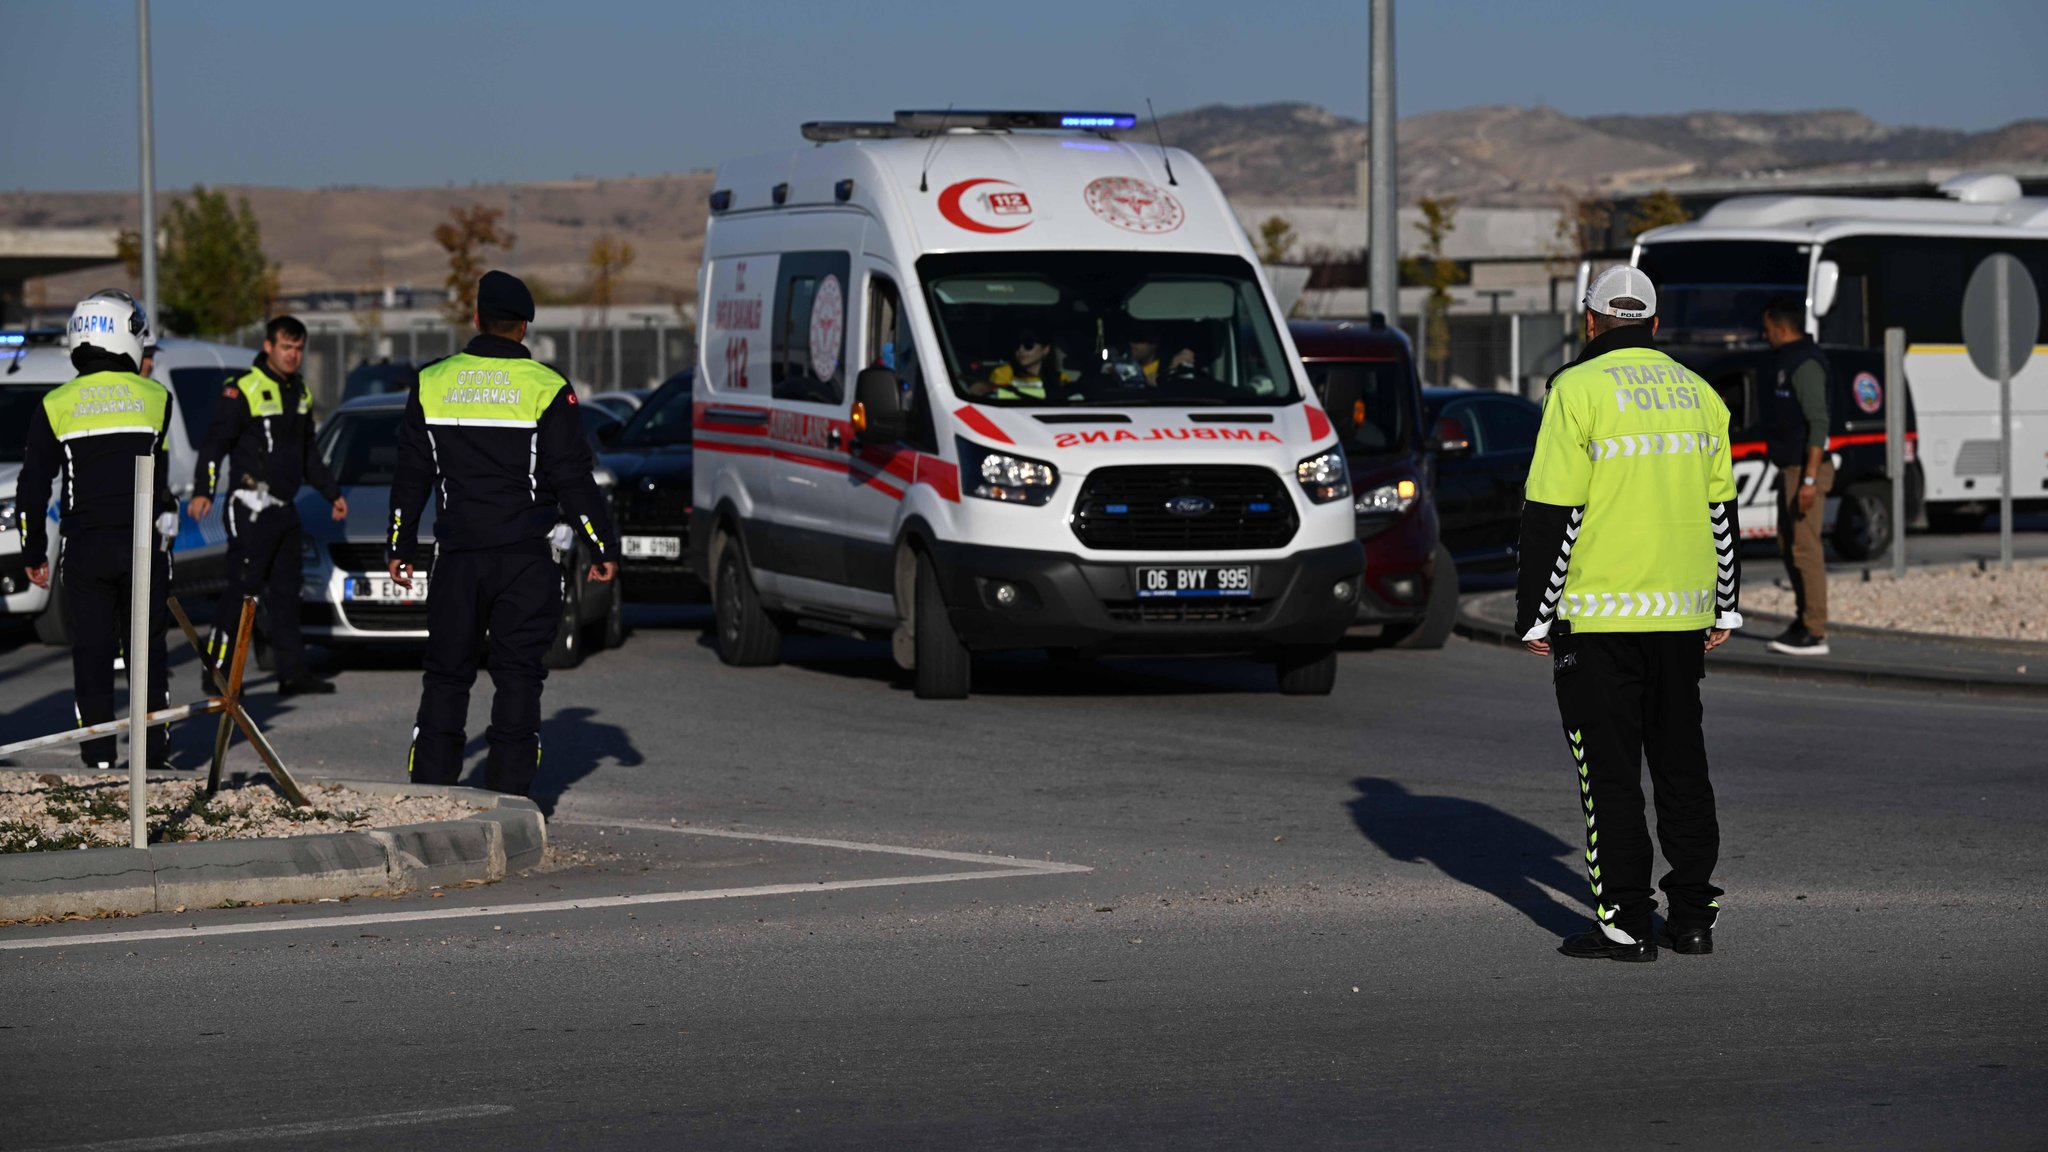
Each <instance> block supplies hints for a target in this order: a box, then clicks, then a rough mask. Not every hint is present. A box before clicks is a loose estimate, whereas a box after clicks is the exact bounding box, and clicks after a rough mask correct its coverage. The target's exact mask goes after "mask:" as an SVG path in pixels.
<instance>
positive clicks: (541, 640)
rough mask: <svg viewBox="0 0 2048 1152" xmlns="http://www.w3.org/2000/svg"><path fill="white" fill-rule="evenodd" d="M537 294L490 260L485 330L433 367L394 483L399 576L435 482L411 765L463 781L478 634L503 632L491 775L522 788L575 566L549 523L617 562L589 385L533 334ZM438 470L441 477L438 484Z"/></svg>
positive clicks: (479, 302)
mask: <svg viewBox="0 0 2048 1152" xmlns="http://www.w3.org/2000/svg"><path fill="white" fill-rule="evenodd" d="M532 320H533V294H532V293H530V292H528V291H527V289H526V285H525V284H523V283H521V282H520V281H519V280H518V279H517V278H516V277H513V276H510V275H507V274H506V273H504V272H487V273H485V274H484V277H483V279H482V281H481V282H479V284H478V285H477V294H476V327H477V332H478V335H477V336H476V338H475V339H473V340H471V341H470V342H469V346H468V347H466V348H464V349H463V350H462V351H461V352H459V353H457V354H455V355H453V356H450V357H448V358H447V359H445V360H437V361H435V362H434V363H431V364H428V365H426V366H425V367H423V368H421V369H420V378H419V385H418V386H417V387H416V388H414V389H413V391H412V394H411V396H410V397H408V398H407V400H406V405H405V418H404V420H403V421H402V422H401V423H400V425H399V430H398V472H397V477H396V479H395V480H394V482H393V483H392V486H391V561H390V569H391V578H392V579H393V580H395V581H397V582H398V583H399V584H401V585H403V586H406V587H410V586H411V584H412V581H413V580H414V579H417V578H418V577H416V576H415V571H416V570H417V568H418V566H419V531H420V513H421V512H422V511H423V510H424V508H425V507H426V503H427V497H428V495H429V494H430V493H431V492H434V491H436V490H438V491H439V493H440V503H439V505H438V506H437V508H436V510H435V520H434V561H433V569H432V573H431V576H432V583H431V586H430V588H429V590H428V593H427V629H428V639H427V655H426V674H425V676H423V677H422V678H421V690H420V710H419V718H418V720H417V721H416V722H415V726H414V728H413V743H412V753H411V761H410V770H411V773H412V779H413V781H414V782H415V783H421V784H453V783H455V781H456V778H457V777H459V776H460V775H461V773H462V749H463V743H464V735H463V724H464V721H465V720H466V718H467V717H468V715H469V689H470V686H471V685H472V684H474V683H475V682H476V660H477V647H478V644H479V642H480V641H482V639H483V637H484V634H485V631H486V628H488V631H489V634H490V667H491V680H492V682H493V683H494V684H495V685H496V686H497V694H496V696H495V697H494V698H493V699H492V701H491V726H490V728H489V729H487V730H486V732H485V737H486V738H487V739H488V740H489V742H490V752H489V756H488V759H487V760H486V761H485V769H484V781H485V784H486V785H487V786H488V787H490V788H492V789H494V790H496V791H499V792H511V793H514V794H516V795H521V796H523V795H525V794H526V793H527V791H528V790H529V789H530V788H531V787H532V786H533V778H534V775H535V773H536V771H537V770H538V769H539V766H540V754H541V748H540V694H541V682H542V681H543V680H545V679H546V678H547V671H546V670H545V669H544V668H542V667H541V657H542V656H543V655H545V654H546V652H547V650H548V646H549V645H550V644H552V643H553V642H554V638H555V626H556V620H557V618H558V617H559V616H560V613H561V607H562V596H563V588H562V570H561V568H560V566H559V565H558V564H557V563H556V561H555V559H554V550H553V548H551V547H550V543H549V537H550V535H551V533H553V532H554V530H555V525H556V524H557V523H560V522H566V523H567V524H568V525H569V526H570V528H571V530H572V531H574V532H575V533H576V534H578V535H581V536H582V537H584V538H585V540H587V541H588V543H589V545H590V548H591V551H592V553H593V554H594V556H595V557H596V562H595V563H593V564H592V565H591V568H590V579H591V580H593V581H596V582H598V583H605V582H607V581H609V580H611V579H612V577H613V576H614V575H615V574H616V573H617V571H618V564H617V561H616V560H615V559H614V557H616V556H617V555H618V554H619V547H618V539H617V536H616V535H615V534H614V531H613V528H612V520H611V514H610V512H609V511H607V510H606V508H605V503H604V497H603V494H602V493H600V492H599V491H598V487H597V481H596V480H595V479H593V478H592V476H591V471H592V468H593V467H594V462H593V461H592V459H591V455H590V445H589V442H588V441H586V440H585V439H584V435H583V424H582V420H581V419H580V418H579V417H578V415H577V412H576V393H575V392H574V391H573V390H572V389H571V388H570V386H569V382H568V381H566V380H564V379H562V377H561V376H560V375H558V374H557V373H556V372H555V371H554V370H553V369H550V368H547V367H545V366H543V365H541V364H538V363H535V362H534V360H533V358H532V356H531V355H530V354H529V353H528V352H527V350H526V345H524V344H522V343H520V341H522V340H523V339H525V337H526V326H527V324H528V323H530V322H531V321H532ZM437 482H438V487H437Z"/></svg>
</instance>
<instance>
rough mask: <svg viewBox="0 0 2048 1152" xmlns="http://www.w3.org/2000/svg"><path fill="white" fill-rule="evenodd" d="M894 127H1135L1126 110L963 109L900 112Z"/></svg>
mask: <svg viewBox="0 0 2048 1152" xmlns="http://www.w3.org/2000/svg"><path fill="white" fill-rule="evenodd" d="M896 126H897V127H899V128H904V129H908V130H909V131H912V132H944V131H947V130H948V129H953V128H963V129H969V130H973V129H983V130H993V131H1019V130H1025V131H1028V130H1032V129H1040V130H1044V129H1052V130H1058V129H1062V128H1064V129H1067V130H1068V131H1080V132H1123V131H1127V130H1129V129H1132V128H1135V127H1137V126H1138V118H1137V117H1136V116H1133V115H1131V114H1130V113H1129V112H1010V111H991V110H988V109H981V110H973V109H968V110H962V109H959V108H952V109H947V110H944V111H907V112H906V111H899V112H897V113H896Z"/></svg>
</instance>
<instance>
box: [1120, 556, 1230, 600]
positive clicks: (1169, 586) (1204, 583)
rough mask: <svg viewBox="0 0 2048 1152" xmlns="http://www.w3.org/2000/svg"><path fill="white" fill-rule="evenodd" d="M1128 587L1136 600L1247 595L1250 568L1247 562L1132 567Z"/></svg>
mask: <svg viewBox="0 0 2048 1152" xmlns="http://www.w3.org/2000/svg"><path fill="white" fill-rule="evenodd" d="M1131 586H1132V587H1134V588H1136V589H1137V590H1138V599H1140V600H1154V599H1180V598H1182V597H1196V596H1249V595H1251V594H1252V569H1251V565H1249V564H1237V565H1232V566H1229V567H1210V566H1203V567H1199V568H1196V567H1187V568H1182V567H1174V568H1134V569H1132V570H1131Z"/></svg>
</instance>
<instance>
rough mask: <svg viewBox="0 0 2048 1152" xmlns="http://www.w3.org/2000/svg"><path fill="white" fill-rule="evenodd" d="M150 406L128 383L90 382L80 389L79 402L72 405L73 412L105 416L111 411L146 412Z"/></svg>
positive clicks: (74, 414) (81, 414)
mask: <svg viewBox="0 0 2048 1152" xmlns="http://www.w3.org/2000/svg"><path fill="white" fill-rule="evenodd" d="M148 408H149V406H148V405H147V404H145V403H143V402H142V400H141V398H140V397H137V396H136V395H135V393H134V392H133V391H131V390H130V389H129V387H128V385H126V384H89V385H86V386H84V387H81V388H80V389H79V390H78V403H76V404H74V405H72V406H71V414H72V415H73V416H104V415H106V414H107V413H109V412H144V411H147V410H148Z"/></svg>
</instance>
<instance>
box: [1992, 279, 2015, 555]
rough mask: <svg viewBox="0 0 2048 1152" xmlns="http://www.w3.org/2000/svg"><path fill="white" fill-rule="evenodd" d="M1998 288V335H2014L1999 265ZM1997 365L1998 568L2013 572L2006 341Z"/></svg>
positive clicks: (2007, 282) (2008, 285) (2008, 287)
mask: <svg viewBox="0 0 2048 1152" xmlns="http://www.w3.org/2000/svg"><path fill="white" fill-rule="evenodd" d="M1992 283H1993V284H1994V285H1995V288H1994V290H1993V294H1992V297H1991V300H1992V305H1991V307H1992V315H1993V317H1994V318H1995V319H1996V321H1997V325H1998V327H1997V329H1996V331H1998V332H2010V331H2012V269H2011V267H2010V266H2009V265H2008V264H2007V263H2006V262H2004V261H2000V262H1999V263H1998V265H1997V268H1996V274H1995V277H1994V279H1993V281H1992ZM1993 356H1994V357H1996V363H1997V365H1998V373H1997V375H1998V469H1999V482H1998V567H1999V570H2000V571H2004V572H2010V571H2012V349H2011V348H2010V347H2008V346H2007V344H2006V342H2005V341H2004V340H2000V341H1999V342H1998V346H1997V348H1996V349H1995V350H1994V351H1993Z"/></svg>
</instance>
